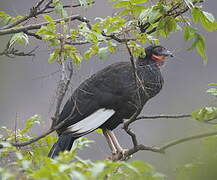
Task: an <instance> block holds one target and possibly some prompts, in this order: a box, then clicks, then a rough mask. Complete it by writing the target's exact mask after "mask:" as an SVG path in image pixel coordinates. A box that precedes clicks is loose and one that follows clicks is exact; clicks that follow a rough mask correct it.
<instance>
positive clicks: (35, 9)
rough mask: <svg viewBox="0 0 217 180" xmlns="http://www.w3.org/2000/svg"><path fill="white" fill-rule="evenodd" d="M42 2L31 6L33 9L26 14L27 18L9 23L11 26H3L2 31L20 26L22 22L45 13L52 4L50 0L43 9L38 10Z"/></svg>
mask: <svg viewBox="0 0 217 180" xmlns="http://www.w3.org/2000/svg"><path fill="white" fill-rule="evenodd" d="M44 1H45V0H40V1H39V2H38V3H37V4H36V5H35V6H33V7H32V8H31V9H30V12H29V14H28V15H27V16H24V17H22V18H20V19H18V20H17V21H15V22H13V23H11V24H8V25H6V26H4V27H3V28H2V29H9V28H12V27H14V26H17V25H19V24H21V23H23V22H25V21H27V20H29V19H31V18H32V17H36V16H37V15H39V14H43V13H44V11H45V10H46V9H48V8H49V6H50V4H51V3H52V1H51V0H50V1H48V3H47V4H46V5H45V7H44V8H43V9H42V10H40V6H41V5H42V4H43V3H44Z"/></svg>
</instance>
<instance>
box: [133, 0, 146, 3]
mask: <svg viewBox="0 0 217 180" xmlns="http://www.w3.org/2000/svg"><path fill="white" fill-rule="evenodd" d="M147 1H148V0H132V1H131V2H132V3H135V4H142V3H145V2H147Z"/></svg>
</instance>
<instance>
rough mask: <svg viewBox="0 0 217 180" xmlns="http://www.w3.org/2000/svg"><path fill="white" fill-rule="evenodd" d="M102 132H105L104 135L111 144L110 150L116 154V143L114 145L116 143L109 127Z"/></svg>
mask: <svg viewBox="0 0 217 180" xmlns="http://www.w3.org/2000/svg"><path fill="white" fill-rule="evenodd" d="M102 132H103V135H104V136H105V138H106V141H107V143H108V145H109V148H110V150H111V152H112V155H115V154H116V153H117V149H116V147H115V145H114V143H113V141H112V138H111V137H110V136H109V130H108V129H103V130H102Z"/></svg>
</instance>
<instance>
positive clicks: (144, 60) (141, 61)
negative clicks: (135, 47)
mask: <svg viewBox="0 0 217 180" xmlns="http://www.w3.org/2000/svg"><path fill="white" fill-rule="evenodd" d="M137 65H138V66H149V65H150V66H152V65H153V66H157V64H156V62H155V61H154V60H153V59H151V58H149V57H139V58H138V60H137Z"/></svg>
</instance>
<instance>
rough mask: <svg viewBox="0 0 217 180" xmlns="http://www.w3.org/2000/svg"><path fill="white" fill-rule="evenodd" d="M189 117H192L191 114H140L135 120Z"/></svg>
mask: <svg viewBox="0 0 217 180" xmlns="http://www.w3.org/2000/svg"><path fill="white" fill-rule="evenodd" d="M189 117H191V114H181V115H154V116H140V117H137V118H136V119H135V121H136V120H140V119H162V118H163V119H181V118H189ZM132 122H133V121H132ZM132 122H130V123H132Z"/></svg>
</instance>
